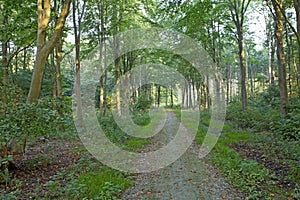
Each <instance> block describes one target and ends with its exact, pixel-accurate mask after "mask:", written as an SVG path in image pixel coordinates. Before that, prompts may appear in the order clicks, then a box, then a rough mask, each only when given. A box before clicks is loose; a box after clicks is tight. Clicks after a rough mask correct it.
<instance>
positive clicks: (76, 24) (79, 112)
mask: <svg viewBox="0 0 300 200" xmlns="http://www.w3.org/2000/svg"><path fill="white" fill-rule="evenodd" d="M77 3H79V2H78V1H77ZM83 14H84V9H83V10H82V13H81V14H77V15H76V2H75V0H73V27H74V36H75V95H76V101H77V102H76V103H77V111H76V112H77V113H76V114H77V119H78V122H79V126H81V125H82V120H83V118H82V99H81V88H80V85H81V83H80V40H81V19H82V16H83ZM77 18H78V21H76V20H77Z"/></svg>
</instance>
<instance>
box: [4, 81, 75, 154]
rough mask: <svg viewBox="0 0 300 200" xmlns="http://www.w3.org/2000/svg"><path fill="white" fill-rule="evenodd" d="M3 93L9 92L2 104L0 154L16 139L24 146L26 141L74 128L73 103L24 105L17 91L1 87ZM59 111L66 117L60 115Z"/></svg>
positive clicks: (43, 101)
mask: <svg viewBox="0 0 300 200" xmlns="http://www.w3.org/2000/svg"><path fill="white" fill-rule="evenodd" d="M1 89H2V90H6V92H5V95H2V99H1V101H0V112H1V115H0V151H1V149H2V148H3V147H5V146H6V147H7V145H8V144H9V143H11V141H12V140H13V139H15V138H18V142H21V141H24V140H23V139H24V138H27V137H37V136H49V135H51V134H56V133H57V131H58V130H59V129H61V127H62V126H63V127H65V128H68V127H69V126H70V125H72V123H71V115H70V113H71V109H70V108H71V103H70V102H71V101H69V100H66V101H64V102H61V100H59V99H51V98H44V99H41V100H39V101H37V102H36V103H23V102H21V100H20V93H21V91H20V89H19V88H18V87H16V86H14V85H10V86H3V85H2V86H1ZM62 105H64V107H62ZM60 111H61V112H62V113H64V116H61V115H59V112H60ZM23 143H24V142H23Z"/></svg>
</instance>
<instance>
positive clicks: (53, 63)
mask: <svg viewBox="0 0 300 200" xmlns="http://www.w3.org/2000/svg"><path fill="white" fill-rule="evenodd" d="M50 58H51V68H52V97H53V98H54V99H56V97H57V91H56V89H57V88H56V87H57V85H56V66H55V60H54V52H52V53H51V56H50ZM54 107H56V105H54Z"/></svg>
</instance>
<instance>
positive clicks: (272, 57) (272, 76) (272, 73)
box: [269, 36, 275, 86]
mask: <svg viewBox="0 0 300 200" xmlns="http://www.w3.org/2000/svg"><path fill="white" fill-rule="evenodd" d="M270 54H271V55H270V69H269V73H270V74H269V76H270V77H269V78H270V86H274V83H275V66H274V62H275V41H274V37H273V36H272V38H271V52H270Z"/></svg>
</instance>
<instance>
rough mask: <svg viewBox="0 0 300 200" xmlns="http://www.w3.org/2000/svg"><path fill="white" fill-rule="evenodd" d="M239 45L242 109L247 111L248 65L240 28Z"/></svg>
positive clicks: (240, 28) (239, 28)
mask: <svg viewBox="0 0 300 200" xmlns="http://www.w3.org/2000/svg"><path fill="white" fill-rule="evenodd" d="M238 43H239V58H240V70H241V80H240V81H241V96H242V109H243V111H246V109H247V88H246V64H245V51H244V44H243V43H244V36H243V28H242V27H238Z"/></svg>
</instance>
